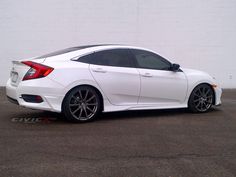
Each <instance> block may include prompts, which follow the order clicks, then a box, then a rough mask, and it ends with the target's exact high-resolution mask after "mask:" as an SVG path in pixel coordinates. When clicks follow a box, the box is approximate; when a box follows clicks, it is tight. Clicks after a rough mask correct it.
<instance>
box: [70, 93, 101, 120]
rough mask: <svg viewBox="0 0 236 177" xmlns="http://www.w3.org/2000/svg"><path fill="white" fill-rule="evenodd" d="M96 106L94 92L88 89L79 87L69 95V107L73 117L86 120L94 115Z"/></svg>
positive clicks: (96, 101)
mask: <svg viewBox="0 0 236 177" xmlns="http://www.w3.org/2000/svg"><path fill="white" fill-rule="evenodd" d="M97 108H98V100H97V97H96V94H95V93H94V92H92V91H91V90H88V89H81V90H79V91H78V92H76V93H74V94H73V95H72V96H71V99H70V102H69V109H70V112H71V114H72V115H73V117H74V118H76V119H78V120H88V119H90V118H92V117H93V116H94V114H95V113H96V111H97Z"/></svg>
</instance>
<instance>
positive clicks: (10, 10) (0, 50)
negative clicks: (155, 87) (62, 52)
mask: <svg viewBox="0 0 236 177" xmlns="http://www.w3.org/2000/svg"><path fill="white" fill-rule="evenodd" d="M235 21H236V1H235V0H225V1H222V0H198V1H196V0H175V1H166V0H145V1H141V0H102V1H98V0H67V1H65V0H40V1H38V0H30V1H29V0H20V1H16V0H2V1H0V85H2V86H4V85H5V83H6V81H7V79H8V77H9V72H10V67H11V60H16V59H23V58H29V57H32V56H37V55H40V54H44V53H47V52H50V51H53V50H58V49H61V48H66V47H70V46H78V45H84V44H97V43H119V44H130V45H137V46H141V47H147V48H151V49H153V50H155V51H157V52H158V53H159V54H161V55H163V56H164V57H166V58H168V59H170V60H171V61H173V62H176V63H179V64H180V65H182V66H184V67H191V68H195V69H200V70H204V71H207V72H209V73H210V74H211V75H212V76H214V77H215V78H217V79H218V80H219V81H220V83H221V85H222V87H224V88H236V22H235Z"/></svg>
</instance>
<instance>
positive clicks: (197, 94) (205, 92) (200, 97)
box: [188, 84, 214, 113]
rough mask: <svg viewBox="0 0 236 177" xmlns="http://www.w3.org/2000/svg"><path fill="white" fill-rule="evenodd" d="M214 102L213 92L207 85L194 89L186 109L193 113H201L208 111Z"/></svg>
mask: <svg viewBox="0 0 236 177" xmlns="http://www.w3.org/2000/svg"><path fill="white" fill-rule="evenodd" d="M213 101H214V91H213V90H212V88H211V87H210V86H209V85H207V84H200V85H198V86H197V87H195V88H194V89H193V91H192V93H191V95H190V97H189V101H188V108H189V109H190V111H192V112H195V113H203V112H207V111H209V110H210V108H211V107H212V105H213Z"/></svg>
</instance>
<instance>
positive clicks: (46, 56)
mask: <svg viewBox="0 0 236 177" xmlns="http://www.w3.org/2000/svg"><path fill="white" fill-rule="evenodd" d="M96 46H102V45H85V46H78V47H70V48H66V49H62V50H58V51H55V52H52V53H48V54H45V55H42V56H39V57H37V58H35V59H40V58H48V57H53V56H56V55H61V54H65V53H69V52H73V51H76V50H81V49H86V48H90V47H96Z"/></svg>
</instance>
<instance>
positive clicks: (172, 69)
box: [171, 63, 180, 71]
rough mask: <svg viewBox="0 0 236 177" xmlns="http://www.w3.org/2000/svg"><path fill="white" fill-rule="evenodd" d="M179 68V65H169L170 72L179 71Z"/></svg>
mask: <svg viewBox="0 0 236 177" xmlns="http://www.w3.org/2000/svg"><path fill="white" fill-rule="evenodd" d="M179 67H180V65H179V64H176V63H173V64H172V65H171V71H178V70H179Z"/></svg>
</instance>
